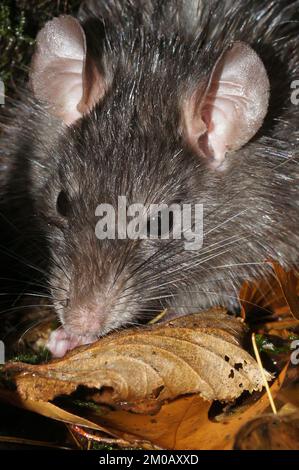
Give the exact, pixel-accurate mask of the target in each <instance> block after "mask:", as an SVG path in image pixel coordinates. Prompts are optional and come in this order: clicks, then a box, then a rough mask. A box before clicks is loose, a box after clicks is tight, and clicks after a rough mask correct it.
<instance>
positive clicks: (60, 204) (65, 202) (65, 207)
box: [56, 191, 70, 217]
mask: <svg viewBox="0 0 299 470" xmlns="http://www.w3.org/2000/svg"><path fill="white" fill-rule="evenodd" d="M56 208H57V212H58V213H59V215H61V216H62V217H67V216H68V215H69V208H70V202H69V199H68V196H67V194H66V193H65V191H60V193H59V194H58V197H57V202H56Z"/></svg>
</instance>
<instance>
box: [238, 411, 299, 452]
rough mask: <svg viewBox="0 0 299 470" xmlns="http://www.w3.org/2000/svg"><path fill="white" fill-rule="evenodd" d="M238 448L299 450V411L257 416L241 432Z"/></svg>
mask: <svg viewBox="0 0 299 470" xmlns="http://www.w3.org/2000/svg"><path fill="white" fill-rule="evenodd" d="M235 449H238V450H299V412H297V413H293V414H287V415H283V416H278V415H268V416H267V415H266V416H261V417H259V418H256V419H254V420H252V421H250V422H249V423H246V424H245V426H244V427H243V428H242V429H241V431H240V432H239V434H238V436H237V439H236V443H235Z"/></svg>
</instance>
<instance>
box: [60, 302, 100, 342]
mask: <svg viewBox="0 0 299 470" xmlns="http://www.w3.org/2000/svg"><path fill="white" fill-rule="evenodd" d="M107 309H108V307H107V306H106V305H105V304H104V303H102V302H86V303H84V304H81V305H78V304H77V305H72V303H70V305H69V306H68V307H67V309H66V310H65V312H64V315H63V323H64V329H65V331H66V332H67V333H68V334H69V335H72V336H77V337H83V338H86V339H88V338H90V342H92V341H94V340H95V339H97V338H98V337H99V336H100V335H101V334H102V333H103V331H104V330H105V324H106V322H107Z"/></svg>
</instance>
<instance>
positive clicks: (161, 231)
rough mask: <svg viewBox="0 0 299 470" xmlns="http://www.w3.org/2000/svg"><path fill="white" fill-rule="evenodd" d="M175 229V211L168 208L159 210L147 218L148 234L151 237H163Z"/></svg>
mask: <svg viewBox="0 0 299 470" xmlns="http://www.w3.org/2000/svg"><path fill="white" fill-rule="evenodd" d="M172 229H173V212H172V211H168V210H163V211H159V212H158V213H157V214H155V215H153V216H151V217H149V218H148V219H147V236H148V237H149V238H150V237H152V238H161V237H162V236H165V237H166V238H167V235H170V233H171V231H172Z"/></svg>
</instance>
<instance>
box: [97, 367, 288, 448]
mask: <svg viewBox="0 0 299 470" xmlns="http://www.w3.org/2000/svg"><path fill="white" fill-rule="evenodd" d="M287 368H288V366H285V367H284V369H283V370H282V371H281V373H280V375H279V377H278V378H277V379H276V380H275V381H274V382H273V384H272V386H271V388H270V390H271V394H272V396H273V398H275V397H276V395H277V393H278V392H279V390H280V389H281V386H282V384H283V382H284V379H285V375H286V372H287ZM255 400H256V401H254V402H253V403H251V404H250V405H248V406H247V405H246V406H241V407H237V408H235V409H234V412H232V411H230V413H229V414H227V415H226V416H225V417H224V418H223V417H222V419H221V420H219V421H217V420H216V419H213V420H212V418H210V417H209V412H210V409H211V403H210V402H207V401H205V400H203V399H202V398H201V397H199V396H198V395H193V396H188V397H181V398H179V399H177V400H175V401H173V402H171V403H166V404H164V405H163V406H162V408H161V410H160V411H159V412H158V413H157V414H155V415H154V416H147V415H139V414H138V415H136V414H134V413H130V412H127V411H108V412H107V413H106V414H104V415H102V416H101V418H100V422H101V424H102V425H103V426H105V428H106V429H111V430H113V432H117V433H118V434H119V436H122V435H123V434H122V433H130V434H131V435H134V436H135V437H136V439H141V440H144V439H145V440H148V441H150V442H152V443H153V444H155V445H157V446H159V447H161V448H164V449H175V450H192V449H197V450H201V449H205V450H213V449H215V450H216V449H221V450H227V449H232V448H233V446H234V441H235V436H236V435H237V433H238V431H239V429H240V428H241V426H243V425H244V424H245V423H246V422H248V421H249V420H250V419H252V418H253V417H256V416H258V415H260V414H262V413H263V412H264V411H265V410H266V409H267V408H268V407H269V400H268V396H267V394H266V393H264V394H262V396H260V397H258V398H256V399H255ZM90 419H96V417H95V416H94V417H93V418H92V417H91V416H90Z"/></svg>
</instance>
